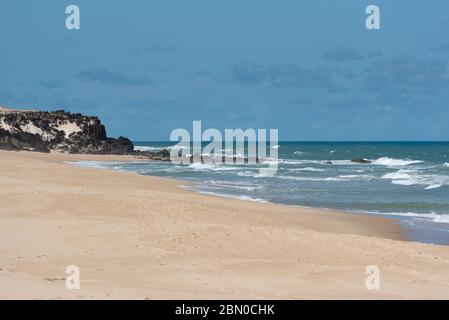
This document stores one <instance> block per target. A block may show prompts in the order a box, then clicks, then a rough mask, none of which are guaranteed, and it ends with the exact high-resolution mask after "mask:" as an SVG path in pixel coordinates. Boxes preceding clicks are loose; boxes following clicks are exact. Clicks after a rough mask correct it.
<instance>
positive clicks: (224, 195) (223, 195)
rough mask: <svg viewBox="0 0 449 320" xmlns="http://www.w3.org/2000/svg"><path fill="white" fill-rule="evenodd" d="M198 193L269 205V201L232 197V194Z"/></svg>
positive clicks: (247, 197)
mask: <svg viewBox="0 0 449 320" xmlns="http://www.w3.org/2000/svg"><path fill="white" fill-rule="evenodd" d="M198 192H199V193H202V194H208V195H211V196H218V197H224V198H231V199H238V200H245V201H252V202H260V203H268V201H267V200H265V199H261V198H252V197H249V196H237V195H231V194H226V193H220V192H211V191H204V190H198Z"/></svg>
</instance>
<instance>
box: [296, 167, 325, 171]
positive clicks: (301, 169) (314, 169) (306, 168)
mask: <svg viewBox="0 0 449 320" xmlns="http://www.w3.org/2000/svg"><path fill="white" fill-rule="evenodd" d="M288 170H289V171H309V172H323V171H326V170H324V169H318V168H312V167H305V168H293V169H288Z"/></svg>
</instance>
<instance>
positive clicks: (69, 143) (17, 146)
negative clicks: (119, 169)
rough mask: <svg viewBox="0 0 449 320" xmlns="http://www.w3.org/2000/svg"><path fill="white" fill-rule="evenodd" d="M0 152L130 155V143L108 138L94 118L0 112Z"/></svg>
mask: <svg viewBox="0 0 449 320" xmlns="http://www.w3.org/2000/svg"><path fill="white" fill-rule="evenodd" d="M0 149H3V150H28V151H40V152H49V151H50V150H55V151H62V152H69V153H89V154H130V153H133V151H134V146H133V144H132V142H131V141H130V140H129V139H127V138H125V137H119V138H118V139H113V138H108V137H107V136H106V129H105V127H104V125H103V124H102V123H101V121H100V120H99V119H98V118H97V117H89V116H83V115H81V114H78V113H76V114H72V113H69V112H65V111H63V110H58V111H53V112H44V111H19V110H9V109H4V108H2V109H1V110H0Z"/></svg>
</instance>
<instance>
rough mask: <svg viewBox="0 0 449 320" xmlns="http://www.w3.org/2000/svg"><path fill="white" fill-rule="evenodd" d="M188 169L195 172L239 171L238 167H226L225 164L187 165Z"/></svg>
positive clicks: (199, 163) (196, 163)
mask: <svg viewBox="0 0 449 320" xmlns="http://www.w3.org/2000/svg"><path fill="white" fill-rule="evenodd" d="M188 167H189V168H191V169H193V170H195V171H203V170H209V171H235V170H241V168H239V167H234V166H232V165H226V164H221V165H220V164H213V163H210V164H209V163H201V162H195V163H192V164H189V165H188Z"/></svg>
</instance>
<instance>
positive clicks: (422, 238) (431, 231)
mask: <svg viewBox="0 0 449 320" xmlns="http://www.w3.org/2000/svg"><path fill="white" fill-rule="evenodd" d="M117 160H118V161H117V164H123V163H124V162H127V161H131V162H133V163H134V162H135V163H145V162H146V161H148V160H145V159H143V160H142V159H140V158H135V159H128V158H126V159H117ZM120 160H122V161H120ZM92 161H93V162H95V163H98V164H99V165H98V166H96V165H90V164H85V163H83V162H89V161H86V160H80V161H67V163H69V164H71V165H76V166H80V167H84V168H91V169H95V168H96V169H105V170H112V171H118V172H125V173H133V174H140V173H138V172H134V171H132V170H126V169H124V170H116V169H115V168H111V167H106V166H102V165H101V163H107V162H109V161H106V160H105V161H102V160H101V159H100V160H98V161H97V160H92ZM111 162H112V163H114V162H115V161H111ZM109 164H110V163H109ZM142 175H145V176H150V177H160V178H164V179H169V180H172V181H176V182H178V183H182V184H183V186H181V187H185V188H184V189H186V190H189V191H192V192H195V193H197V194H202V195H209V196H216V197H221V198H226V199H236V200H243V201H251V202H256V203H269V204H275V205H285V206H289V207H295V208H300V209H316V210H320V211H328V212H335V213H343V214H356V215H366V216H377V217H381V218H384V219H390V220H391V222H392V223H396V224H398V225H400V226H401V227H402V234H403V235H404V237H403V240H405V241H416V242H420V243H428V244H438V245H446V246H449V239H448V238H447V232H448V231H449V229H448V227H447V226H446V225H444V224H443V225H442V223H443V222H441V223H439V222H436V221H433V218H435V217H434V216H432V214H418V213H412V212H408V213H401V212H385V213H384V212H380V211H363V210H350V209H338V208H331V207H319V206H306V205H295V204H287V203H282V202H275V201H270V200H268V199H267V198H263V197H261V198H257V197H251V196H246V195H240V196H239V195H235V194H227V193H220V192H214V191H205V190H202V185H201V183H200V182H194V181H192V180H189V179H183V178H177V177H164V176H157V175H151V174H149V175H146V174H142ZM430 216H431V217H430Z"/></svg>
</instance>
